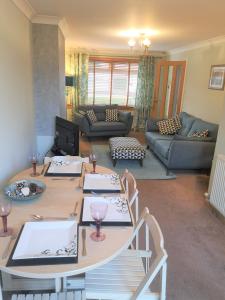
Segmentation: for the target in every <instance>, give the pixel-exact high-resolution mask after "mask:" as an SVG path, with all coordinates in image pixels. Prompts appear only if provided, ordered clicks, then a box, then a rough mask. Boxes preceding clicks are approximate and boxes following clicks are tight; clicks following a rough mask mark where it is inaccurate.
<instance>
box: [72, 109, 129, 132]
mask: <svg viewBox="0 0 225 300" xmlns="http://www.w3.org/2000/svg"><path fill="white" fill-rule="evenodd" d="M106 108H114V109H115V108H118V107H117V105H111V106H110V105H80V106H79V107H78V112H76V113H75V114H74V119H73V122H74V123H75V124H77V125H78V126H79V128H80V131H81V133H84V134H85V135H86V136H87V137H94V136H125V135H127V134H128V133H129V132H130V130H131V126H132V122H133V116H132V115H131V113H130V112H125V111H120V110H118V112H119V122H106V121H105V115H106V114H105V110H106ZM91 109H93V110H94V112H95V115H96V117H97V119H98V122H95V123H93V124H90V122H89V121H88V118H87V117H86V116H85V115H84V114H83V112H86V111H87V110H91Z"/></svg>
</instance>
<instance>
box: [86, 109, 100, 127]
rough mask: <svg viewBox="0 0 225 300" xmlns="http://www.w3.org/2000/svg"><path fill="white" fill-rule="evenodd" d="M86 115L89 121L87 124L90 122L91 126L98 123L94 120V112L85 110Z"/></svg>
mask: <svg viewBox="0 0 225 300" xmlns="http://www.w3.org/2000/svg"><path fill="white" fill-rule="evenodd" d="M86 115H87V118H88V120H89V122H90V123H91V124H93V123H95V122H98V120H97V118H96V115H95V112H94V110H93V109H91V110H87V111H86Z"/></svg>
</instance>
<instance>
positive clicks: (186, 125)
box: [178, 112, 196, 136]
mask: <svg viewBox="0 0 225 300" xmlns="http://www.w3.org/2000/svg"><path fill="white" fill-rule="evenodd" d="M179 117H180V121H181V125H182V126H181V129H180V130H179V131H178V134H179V135H184V136H187V135H188V132H189V131H190V129H191V126H192V124H193V123H194V121H195V120H196V117H194V116H192V115H189V114H188V113H186V112H181V113H180V114H179Z"/></svg>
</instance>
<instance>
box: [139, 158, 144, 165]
mask: <svg viewBox="0 0 225 300" xmlns="http://www.w3.org/2000/svg"><path fill="white" fill-rule="evenodd" d="M139 163H140V166H141V167H143V159H139Z"/></svg>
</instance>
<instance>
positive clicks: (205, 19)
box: [29, 0, 225, 51]
mask: <svg viewBox="0 0 225 300" xmlns="http://www.w3.org/2000/svg"><path fill="white" fill-rule="evenodd" d="M29 2H30V4H31V5H32V7H33V8H34V10H35V11H36V13H37V14H38V15H48V16H57V17H59V18H64V19H65V20H66V22H67V24H68V29H69V31H68V34H67V37H66V40H67V45H68V46H75V47H80V48H86V49H97V50H103V49H105V50H124V49H127V47H128V46H127V39H128V38H127V37H124V36H121V32H122V31H126V30H129V29H145V28H150V29H154V30H156V31H158V34H157V35H155V36H152V37H151V40H152V48H151V49H152V50H154V51H157V50H159V51H169V50H172V49H175V48H179V47H184V46H187V45H189V44H192V43H196V42H198V41H203V40H207V39H211V38H214V37H217V36H223V35H225V17H224V12H225V0H215V1H211V0H114V1H113V0H29Z"/></svg>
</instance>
